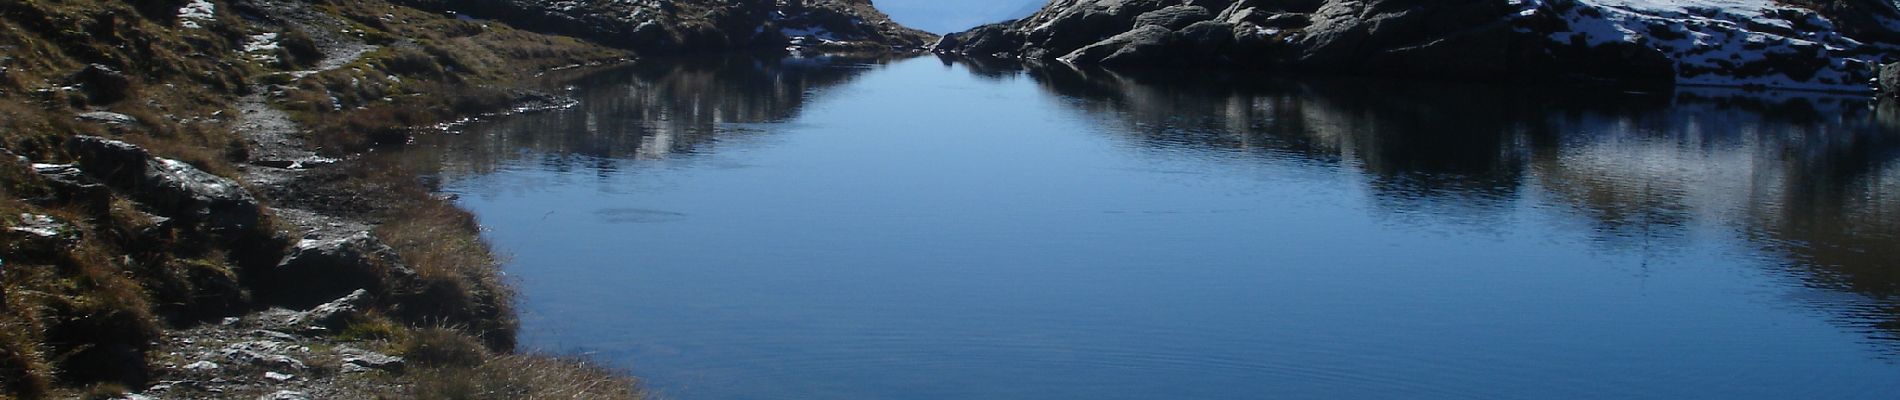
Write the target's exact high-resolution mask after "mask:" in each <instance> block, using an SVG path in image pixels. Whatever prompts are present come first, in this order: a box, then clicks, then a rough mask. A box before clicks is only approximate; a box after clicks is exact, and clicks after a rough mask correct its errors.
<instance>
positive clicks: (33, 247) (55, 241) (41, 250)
mask: <svg viewBox="0 0 1900 400" xmlns="http://www.w3.org/2000/svg"><path fill="white" fill-rule="evenodd" d="M18 217H19V222H18V223H15V224H12V225H11V226H7V227H6V228H5V229H0V243H4V244H0V251H5V253H6V254H7V255H8V257H9V258H15V259H16V261H17V260H24V259H51V258H57V257H59V256H60V254H62V253H64V252H66V251H67V249H70V248H71V247H72V245H73V244H74V243H77V242H78V241H79V231H78V230H75V229H73V227H72V225H69V224H67V223H65V222H61V221H60V220H57V219H54V218H53V217H52V216H49V215H39V214H20V215H19V216H18ZM0 261H3V260H0ZM4 267H5V265H0V268H4Z"/></svg>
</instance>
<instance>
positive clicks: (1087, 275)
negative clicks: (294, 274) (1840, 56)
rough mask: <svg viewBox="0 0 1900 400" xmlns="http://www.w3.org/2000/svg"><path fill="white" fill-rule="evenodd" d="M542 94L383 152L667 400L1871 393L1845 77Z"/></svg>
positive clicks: (1891, 226) (816, 63)
mask: <svg viewBox="0 0 1900 400" xmlns="http://www.w3.org/2000/svg"><path fill="white" fill-rule="evenodd" d="M572 94H573V95H574V96H575V97H577V98H579V99H581V100H582V103H581V105H580V106H578V107H576V108H574V109H570V110H564V111H557V112H548V113H539V114H530V115H522V116H515V117H509V118H503V119H499V120H494V121H488V122H482V123H478V124H474V125H471V126H468V127H465V129H463V130H462V131H461V132H460V133H456V134H443V135H433V136H430V137H425V138H423V139H421V140H420V141H419V143H418V145H417V146H416V149H415V150H414V151H410V152H408V153H407V157H408V159H407V162H409V163H411V164H413V165H415V166H419V167H420V168H426V169H429V170H432V171H435V175H437V177H439V178H440V180H441V182H442V186H443V189H444V190H445V191H448V192H451V193H455V194H457V195H459V196H460V200H459V201H460V203H461V204H462V205H463V206H465V207H468V208H469V209H470V210H473V211H474V212H475V213H476V214H477V215H478V216H479V217H480V219H481V221H482V222H483V224H484V226H485V228H486V229H487V231H486V233H487V235H488V238H489V239H490V240H491V241H492V242H493V243H494V244H495V246H496V247H497V248H498V249H499V250H501V251H502V252H504V253H506V254H508V255H510V256H511V260H512V261H511V262H510V263H509V264H508V265H507V271H508V272H509V274H510V275H511V277H512V278H513V279H515V280H516V281H517V282H518V283H519V286H520V288H521V290H522V297H523V300H522V310H523V333H522V334H523V346H524V347H527V348H531V349H539V350H545V351H552V352H558V353H570V354H587V355H589V356H591V357H594V358H595V359H599V360H603V361H606V362H609V363H611V364H613V365H615V366H617V367H621V368H626V369H629V370H631V371H632V372H634V373H635V374H637V375H640V376H642V377H643V378H646V379H647V380H648V381H647V382H648V384H650V385H651V386H652V388H653V389H656V390H657V391H659V392H661V393H662V394H664V395H666V396H667V397H670V398H682V399H767V398H905V399H930V398H1025V399H1027V398H1036V399H1041V398H1130V399H1135V398H1139V399H1147V398H1263V397H1265V398H1408V399H1415V398H1424V399H1437V398H1445V399H1464V398H1764V399H1780V398H1830V399H1887V398H1893V397H1894V396H1895V394H1896V393H1900V379H1896V378H1900V351H1896V350H1900V340H1896V332H1900V325H1896V324H1895V322H1894V321H1896V320H1900V297H1896V296H1895V294H1896V293H1900V133H1897V131H1900V129H1897V128H1896V125H1895V123H1894V122H1893V121H1894V119H1895V118H1894V116H1893V115H1892V113H1891V112H1886V113H1883V112H1882V111H1881V110H1882V109H1881V108H1880V107H1877V106H1876V105H1873V104H1870V103H1869V102H1868V101H1866V100H1865V99H1858V98H1850V97H1830V96H1823V95H1797V94H1745V95H1741V96H1737V94H1736V93H1726V92H1720V91H1715V90H1692V91H1685V92H1683V93H1676V94H1665V95H1657V94H1635V93H1615V92H1612V93H1591V92H1579V91H1576V90H1553V89H1535V88H1532V89H1510V88H1496V87H1483V86H1466V85H1452V84H1418V83H1404V82H1382V81H1354V80H1337V81H1335V80H1311V79H1284V78H1283V79H1271V78H1260V77H1243V76H1235V75H1231V74H1219V73H1209V72H1187V71H1163V72H1151V73H1134V72H1122V73H1114V72H1106V71H1085V70H1075V69H1070V68H1067V67H1062V66H1030V67H1025V66H1018V65H995V64H990V63H971V62H962V61H957V62H952V61H946V60H940V59H936V58H912V59H859V58H846V57H829V58H827V57H817V58H757V57H721V58H700V59H683V60H659V61H647V62H643V63H642V64H641V65H637V66H632V67H627V68H622V69H615V70H611V71H605V72H601V73H597V74H594V75H591V76H589V77H587V78H585V79H582V80H581V81H579V82H577V83H575V84H574V87H573V90H572ZM1889 107H1891V105H1889Z"/></svg>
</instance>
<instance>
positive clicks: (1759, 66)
mask: <svg viewBox="0 0 1900 400" xmlns="http://www.w3.org/2000/svg"><path fill="white" fill-rule="evenodd" d="M1513 2H1514V3H1516V4H1520V5H1522V6H1523V7H1524V11H1523V12H1521V13H1520V14H1519V15H1520V16H1521V17H1526V18H1528V17H1535V16H1537V14H1539V13H1555V14H1556V16H1557V17H1559V18H1561V19H1563V20H1564V21H1565V22H1567V23H1568V25H1569V29H1568V30H1566V31H1558V32H1550V33H1548V36H1549V38H1550V40H1551V41H1553V42H1555V43H1556V44H1559V45H1585V46H1601V45H1604V44H1609V43H1634V44H1638V45H1642V46H1645V47H1648V48H1651V49H1654V50H1657V51H1659V52H1661V53H1663V54H1665V55H1667V56H1668V57H1669V58H1670V59H1672V60H1674V61H1675V63H1676V75H1677V76H1676V82H1677V84H1679V85H1700V86H1736V87H1758V88H1773V89H1799V90H1833V91H1854V92H1862V91H1868V90H1870V86H1869V85H1868V81H1869V80H1870V79H1872V78H1873V77H1874V75H1875V72H1874V71H1875V68H1876V67H1877V65H1879V63H1880V62H1881V61H1882V60H1879V59H1878V57H1880V54H1882V53H1883V52H1892V51H1894V50H1896V49H1895V48H1894V46H1892V45H1882V44H1868V43H1863V42H1861V41H1858V40H1855V39H1853V38H1850V37H1847V36H1844V35H1842V34H1841V33H1840V32H1839V30H1838V28H1837V27H1836V25H1835V23H1834V22H1833V21H1829V20H1828V19H1827V18H1825V17H1823V16H1821V15H1820V14H1818V13H1816V12H1814V11H1812V10H1807V9H1803V8H1798V7H1790V6H1785V5H1782V4H1778V3H1777V2H1775V1H1770V0H1674V1H1661V0H1575V1H1560V0H1513ZM1883 22H1885V23H1886V24H1885V26H1886V27H1887V28H1888V29H1889V30H1893V29H1896V28H1897V27H1900V23H1896V21H1892V20H1884V21H1883Z"/></svg>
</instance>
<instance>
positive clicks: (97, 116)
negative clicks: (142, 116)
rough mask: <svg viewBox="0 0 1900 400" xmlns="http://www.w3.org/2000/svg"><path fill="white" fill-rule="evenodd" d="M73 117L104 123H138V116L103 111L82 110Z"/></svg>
mask: <svg viewBox="0 0 1900 400" xmlns="http://www.w3.org/2000/svg"><path fill="white" fill-rule="evenodd" d="M73 117H74V118H76V119H78V120H80V121H85V122H94V123H101V124H106V125H133V124H137V123H139V120H138V118H133V117H132V116H130V115H125V114H120V113H115V112H105V111H93V112H83V113H79V115H75V116H73Z"/></svg>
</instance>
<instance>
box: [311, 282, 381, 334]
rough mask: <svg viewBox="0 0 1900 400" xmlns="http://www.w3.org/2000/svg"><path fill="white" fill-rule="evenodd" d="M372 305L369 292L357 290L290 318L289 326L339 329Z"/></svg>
mask: <svg viewBox="0 0 1900 400" xmlns="http://www.w3.org/2000/svg"><path fill="white" fill-rule="evenodd" d="M372 304H373V303H371V299H370V297H369V291H366V290H363V289H357V290H356V291H354V292H350V294H349V295H348V296H343V298H340V299H336V300H334V301H331V302H328V303H323V304H322V305H318V306H317V307H316V308H312V309H310V311H305V312H303V313H301V314H298V315H297V316H296V317H292V318H291V320H290V324H291V325H293V326H297V327H303V328H305V329H318V330H329V329H341V328H343V327H344V325H346V324H349V323H350V322H351V321H355V320H356V319H357V318H359V317H361V316H362V315H363V311H367V310H369V307H370V306H371V305H372Z"/></svg>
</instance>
